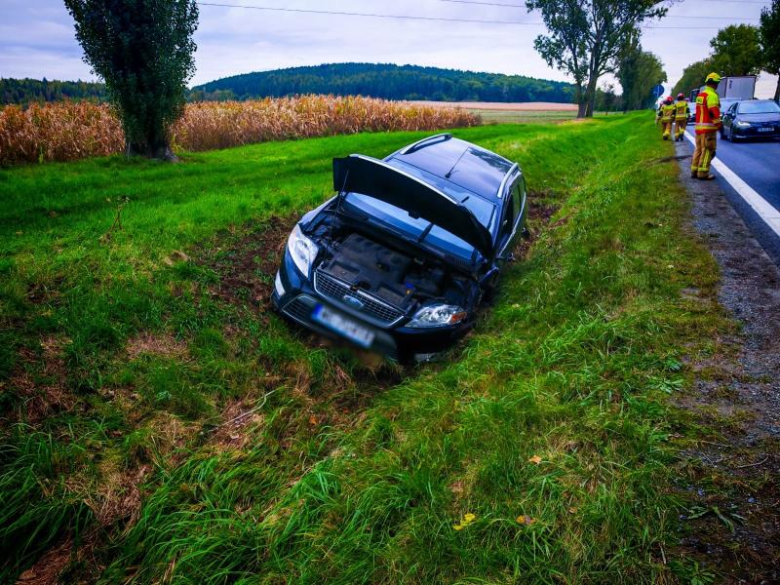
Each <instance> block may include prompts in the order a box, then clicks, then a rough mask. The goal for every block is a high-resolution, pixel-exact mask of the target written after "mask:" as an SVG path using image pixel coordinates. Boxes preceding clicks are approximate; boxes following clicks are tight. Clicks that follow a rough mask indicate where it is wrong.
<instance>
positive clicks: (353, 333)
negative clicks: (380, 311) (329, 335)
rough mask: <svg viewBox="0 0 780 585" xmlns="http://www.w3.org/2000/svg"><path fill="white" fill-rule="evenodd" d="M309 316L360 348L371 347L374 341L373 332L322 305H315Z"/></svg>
mask: <svg viewBox="0 0 780 585" xmlns="http://www.w3.org/2000/svg"><path fill="white" fill-rule="evenodd" d="M311 316H312V318H313V319H314V320H315V321H317V323H320V324H322V325H324V326H325V327H327V328H328V329H330V330H332V331H335V332H336V333H340V334H341V335H343V336H344V337H346V338H347V339H349V340H350V341H353V342H354V343H357V344H358V345H359V346H360V347H366V348H367V347H371V344H372V343H373V341H374V337H375V335H374V332H373V331H371V330H370V329H368V328H367V327H363V326H362V325H360V324H359V323H355V322H354V321H353V320H352V319H347V318H346V317H343V316H342V315H341V313H336V312H335V311H331V310H330V309H328V308H327V307H323V306H322V305H317V306H316V307H315V308H314V312H313V313H312V315H311Z"/></svg>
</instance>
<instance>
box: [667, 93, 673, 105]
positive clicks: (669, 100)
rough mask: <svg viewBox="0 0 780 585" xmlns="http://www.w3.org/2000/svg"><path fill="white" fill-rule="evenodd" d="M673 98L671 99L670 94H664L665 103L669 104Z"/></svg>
mask: <svg viewBox="0 0 780 585" xmlns="http://www.w3.org/2000/svg"><path fill="white" fill-rule="evenodd" d="M673 101H674V100H673V99H672V96H670V95H668V96H666V103H667V104H671V103H672V102H673Z"/></svg>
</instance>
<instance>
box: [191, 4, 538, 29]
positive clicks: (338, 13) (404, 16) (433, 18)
mask: <svg viewBox="0 0 780 585" xmlns="http://www.w3.org/2000/svg"><path fill="white" fill-rule="evenodd" d="M198 4H199V5H201V6H220V7H223V8H246V9H249V10H267V11H271V12H296V13H306V14H328V15H334V16H364V17H369V18H392V19H398V20H427V21H436V22H467V23H471V24H474V23H479V24H507V25H509V24H512V25H522V26H539V25H541V24H543V23H541V22H520V21H517V20H482V19H470V18H446V17H439V16H411V15H407V14H379V13H373V12H345V11H340V10H314V9H309V8H279V7H275V6H274V7H271V6H249V5H244V4H222V3H218V2H198Z"/></svg>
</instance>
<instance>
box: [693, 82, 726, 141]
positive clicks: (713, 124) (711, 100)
mask: <svg viewBox="0 0 780 585" xmlns="http://www.w3.org/2000/svg"><path fill="white" fill-rule="evenodd" d="M720 126H721V121H720V98H719V97H718V94H717V92H716V91H715V90H714V89H712V88H711V87H708V86H705V87H704V89H703V90H702V92H701V93H700V94H699V95H698V96H697V97H696V134H706V133H707V132H716V131H717V130H718V129H719V128H720Z"/></svg>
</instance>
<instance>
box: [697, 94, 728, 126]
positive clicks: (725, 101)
mask: <svg viewBox="0 0 780 585" xmlns="http://www.w3.org/2000/svg"><path fill="white" fill-rule="evenodd" d="M738 101H739V100H737V99H734V98H724V99H722V100H720V111H721V117H722V115H723V113H725V112H726V110H728V109H729V108H730V107H731V106H732V105H733V104H735V103H737V102H738ZM688 114H689V115H688V122H689V123H693V122H695V121H696V100H693V101H692V102H690V103H689V104H688Z"/></svg>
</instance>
